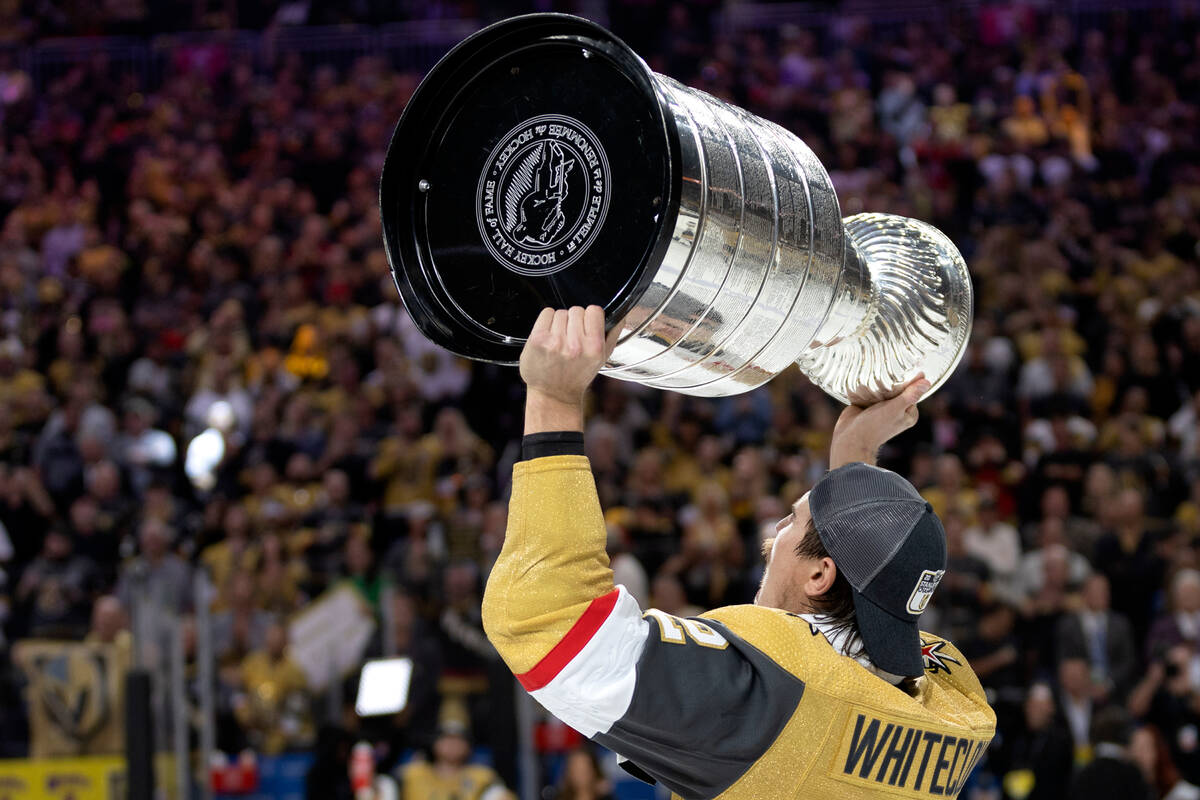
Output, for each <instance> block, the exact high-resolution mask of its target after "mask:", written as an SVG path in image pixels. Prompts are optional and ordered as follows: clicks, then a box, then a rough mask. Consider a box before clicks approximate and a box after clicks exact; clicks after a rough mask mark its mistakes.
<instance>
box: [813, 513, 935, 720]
mask: <svg viewBox="0 0 1200 800" xmlns="http://www.w3.org/2000/svg"><path fill="white" fill-rule="evenodd" d="M796 555H797V556H798V557H800V558H815V559H817V560H820V559H822V558H827V557H829V551H828V550H826V549H825V545H824V543H823V542H822V541H821V536H820V534H818V533H817V526H816V524H815V523H813V521H812V519H811V518H809V520H808V526H807V527H806V528H805V529H804V537H803V538H802V539H801V540H800V543H799V544H797V545H796ZM835 566H836V562H835ZM808 602H809V603H810V604H811V605H812V606H813V607H814V608H815V609H816V611H817V613H818V614H821V615H822V616H824V617H826V618H828V619H829V620H830V621H831V622H832V625H831V626H830V627H831V633H840V632H842V631H850V632H851V633H855V634H857V633H858V617H857V615H856V614H855V613H854V594H853V590H852V589H851V588H850V581H848V580H846V576H845V575H843V574H842V571H841V570H840V569H839V570H838V571H837V577H835V578H834V579H833V585H832V586H830V587H829V588H828V589H827V590H826V591H825V594H822V595H818V596H816V597H810V598H808ZM854 641H855V642H857V646H856V647H855V648H854V649H853V650H850V651H847V652H846V653H845V655H848V656H850V657H851V658H858V657H859V656H862V655H866V656H867V657H868V658H869V657H870V654H869V653H867V648H866V645H864V644H863V641H862V637H861V636H860V637H857V638H856V639H855V640H854ZM918 680H919V679H918V678H913V677H905V678H904V680H902V681H900V683H898V684H897V685H896V687H897V688H898V689H900V691H902V692H904V693H905V694H907V695H910V696H913V697H915V696H916V694H917V687H918V685H919V684H918V683H917V681H918Z"/></svg>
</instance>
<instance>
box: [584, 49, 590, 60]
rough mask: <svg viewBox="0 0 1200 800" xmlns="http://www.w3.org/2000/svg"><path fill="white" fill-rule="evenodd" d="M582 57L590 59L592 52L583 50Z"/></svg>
mask: <svg viewBox="0 0 1200 800" xmlns="http://www.w3.org/2000/svg"><path fill="white" fill-rule="evenodd" d="M583 57H584V58H591V57H592V51H591V50H584V51H583Z"/></svg>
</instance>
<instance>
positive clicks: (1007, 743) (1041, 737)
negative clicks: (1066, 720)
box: [988, 683, 1074, 800]
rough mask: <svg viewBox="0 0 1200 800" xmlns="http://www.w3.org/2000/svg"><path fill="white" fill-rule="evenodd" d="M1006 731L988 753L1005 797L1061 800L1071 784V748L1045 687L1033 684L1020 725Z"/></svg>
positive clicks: (1068, 733)
mask: <svg viewBox="0 0 1200 800" xmlns="http://www.w3.org/2000/svg"><path fill="white" fill-rule="evenodd" d="M1009 730H1010V731H1012V733H1011V734H1010V735H1009V736H1007V737H1006V738H1005V739H1003V740H1002V741H1001V742H999V743H996V744H993V745H992V748H990V749H989V751H988V758H989V759H994V760H995V762H996V765H997V770H998V771H999V773H1000V777H1001V785H1002V786H1003V787H1004V791H1005V795H1006V796H1008V797H1024V798H1026V800H1058V798H1062V797H1064V796H1065V795H1066V792H1067V787H1068V786H1069V785H1070V782H1071V769H1072V765H1073V763H1074V745H1073V743H1072V740H1071V733H1070V732H1069V730H1068V729H1067V728H1066V727H1065V726H1063V725H1061V724H1060V720H1059V717H1058V714H1057V709H1056V708H1055V703H1054V694H1053V692H1052V691H1051V689H1050V687H1049V686H1047V685H1046V684H1045V683H1035V684H1033V686H1031V687H1029V690H1028V692H1027V693H1026V695H1025V701H1024V704H1023V713H1022V717H1021V721H1020V723H1019V725H1013V726H1012V727H1010V728H1009Z"/></svg>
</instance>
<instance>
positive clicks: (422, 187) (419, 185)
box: [417, 178, 430, 192]
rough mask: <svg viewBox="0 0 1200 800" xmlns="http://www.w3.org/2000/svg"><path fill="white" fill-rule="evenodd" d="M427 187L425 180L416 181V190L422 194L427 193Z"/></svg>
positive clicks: (427, 182) (427, 183)
mask: <svg viewBox="0 0 1200 800" xmlns="http://www.w3.org/2000/svg"><path fill="white" fill-rule="evenodd" d="M429 186H430V184H429V181H427V180H425V179H424V178H421V180H419V181H417V188H418V189H420V190H421V191H422V192H428V191H429Z"/></svg>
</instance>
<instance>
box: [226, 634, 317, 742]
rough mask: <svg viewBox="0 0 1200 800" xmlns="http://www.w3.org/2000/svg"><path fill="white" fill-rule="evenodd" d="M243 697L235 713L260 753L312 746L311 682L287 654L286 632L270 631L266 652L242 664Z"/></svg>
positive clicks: (267, 635)
mask: <svg viewBox="0 0 1200 800" xmlns="http://www.w3.org/2000/svg"><path fill="white" fill-rule="evenodd" d="M240 678H241V687H242V689H243V692H244V693H243V694H242V695H241V697H240V698H239V699H237V700H235V701H234V713H235V715H236V716H237V719H238V722H239V723H241V725H242V727H243V729H244V730H245V731H246V733H247V735H248V737H249V739H250V743H251V744H252V745H253V746H254V747H255V748H256V749H258V750H260V751H261V752H264V753H267V754H275V753H279V752H282V751H283V750H285V749H290V748H296V747H308V746H311V745H312V736H313V731H312V719H311V714H310V711H309V702H310V701H309V697H308V679H307V678H306V677H305V675H304V671H303V670H302V669H300V667H299V666H298V665H297V664H296V662H295V661H293V660H292V658H291V656H290V655H289V654H288V650H287V629H286V628H285V627H284V626H283V625H280V624H277V623H276V624H272V625H270V626H269V627H268V628H267V632H266V637H265V641H264V645H263V648H262V649H261V650H254V651H253V652H251V653H250V654H249V655H247V656H246V658H245V659H244V660H243V661H242V664H241V675H240Z"/></svg>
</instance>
